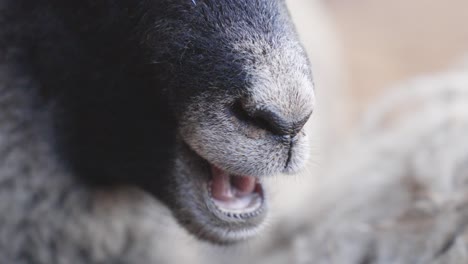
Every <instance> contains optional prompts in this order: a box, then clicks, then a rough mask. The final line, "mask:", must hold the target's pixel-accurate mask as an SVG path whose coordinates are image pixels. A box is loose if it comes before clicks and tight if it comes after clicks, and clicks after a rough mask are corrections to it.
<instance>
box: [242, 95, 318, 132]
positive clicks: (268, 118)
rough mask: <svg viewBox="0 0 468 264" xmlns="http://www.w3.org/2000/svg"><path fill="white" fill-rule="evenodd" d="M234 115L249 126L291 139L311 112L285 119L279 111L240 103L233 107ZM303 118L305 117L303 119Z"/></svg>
mask: <svg viewBox="0 0 468 264" xmlns="http://www.w3.org/2000/svg"><path fill="white" fill-rule="evenodd" d="M234 113H235V114H236V115H237V117H238V118H239V119H241V120H242V121H244V122H247V123H248V124H250V125H253V126H256V127H258V128H261V129H264V130H266V131H269V132H271V133H273V134H274V135H279V136H286V135H287V136H290V137H291V138H293V137H294V136H296V135H297V134H298V133H299V131H301V129H302V128H303V127H304V125H305V123H306V122H307V120H308V119H309V117H310V115H311V114H312V113H311V112H309V113H307V114H305V115H304V113H296V114H297V116H299V117H298V118H285V117H283V116H282V114H281V111H278V110H275V109H273V108H268V107H251V106H248V105H247V104H244V103H242V102H238V103H236V104H235V105H234ZM304 116H305V117H304Z"/></svg>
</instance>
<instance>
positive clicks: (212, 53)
mask: <svg viewBox="0 0 468 264" xmlns="http://www.w3.org/2000/svg"><path fill="white" fill-rule="evenodd" d="M0 12H1V13H0V22H1V23H0V41H1V42H0V43H1V46H0V51H3V52H4V55H3V58H2V60H4V61H7V65H8V64H10V65H16V66H18V67H19V68H20V69H21V71H22V72H25V75H26V76H28V78H30V79H31V80H32V81H33V82H35V83H36V84H37V87H38V89H37V90H35V91H34V93H37V94H39V97H38V98H37V105H38V107H39V108H42V109H46V108H50V107H51V108H52V109H53V111H52V113H53V131H54V137H53V138H54V143H55V149H56V151H57V153H58V156H60V157H61V158H62V159H63V160H64V161H65V163H66V164H68V167H69V168H70V169H71V171H72V172H73V174H74V175H75V176H76V177H78V178H79V179H80V180H84V181H85V182H87V183H90V184H93V185H97V186H114V185H120V184H136V185H139V186H141V187H143V188H145V189H147V190H149V191H151V192H152V193H154V194H155V195H156V196H158V197H159V198H162V199H163V200H166V194H167V193H170V192H171V190H170V188H171V187H170V186H171V185H170V184H171V175H170V173H169V170H170V168H171V167H172V166H173V164H172V163H173V158H174V155H175V154H174V147H175V145H176V143H175V142H176V137H177V131H176V128H177V124H178V121H177V120H178V114H179V113H181V112H183V111H184V109H185V107H186V106H187V104H188V102H190V100H192V99H193V98H194V97H195V96H197V95H200V94H202V93H204V92H207V91H209V92H212V93H219V94H231V95H236V94H242V93H245V92H246V88H247V87H248V86H249V84H250V82H249V76H248V73H247V72H245V66H246V65H253V64H254V63H255V56H256V55H257V54H255V52H257V53H258V51H248V52H244V53H242V54H241V53H236V52H235V51H234V50H233V49H232V48H231V46H230V43H232V42H234V41H245V42H255V41H256V40H263V41H266V42H267V43H269V44H270V45H271V46H272V47H274V46H275V45H277V43H275V38H274V37H275V36H277V35H288V34H291V32H293V31H294V30H293V29H292V27H291V26H290V24H289V21H287V20H285V19H287V17H288V16H287V15H285V13H286V12H287V11H286V8H285V4H284V2H283V1H281V0H255V1H252V0H223V1H219V0H194V1H192V0H138V1H137V0H117V1H116V0H96V1H94V0H65V1H64V0H1V1H0ZM12 50H14V52H12ZM260 52H262V53H266V52H268V51H267V50H262V51H260ZM6 53H8V55H5V54H6Z"/></svg>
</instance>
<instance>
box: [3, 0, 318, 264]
mask: <svg viewBox="0 0 468 264" xmlns="http://www.w3.org/2000/svg"><path fill="white" fill-rule="evenodd" d="M239 105H240V108H241V109H236V107H237V108H238V106H239ZM313 107H314V92H313V84H312V77H311V75H310V69H309V64H308V61H307V58H306V55H305V53H304V51H303V49H302V47H301V45H300V44H299V42H298V40H297V36H296V33H295V30H294V28H293V26H292V24H291V21H290V18H289V14H288V11H287V9H286V6H285V3H284V2H283V1H280V0H276V1H270V0H258V1H250V0H249V1H247V0H243V1H238V0H236V1H231V0H226V1H222V2H219V1H212V0H205V1H188V0H187V1H182V0H177V1H173V0H160V1H146V0H141V1H130V0H120V1H110V0H109V1H107V0H105V1H92V0H87V1H72V0H70V1H58V0H39V1H30V0H19V1H17V0H1V1H0V109H1V110H2V111H0V160H1V164H0V195H1V198H2V202H1V203H0V212H1V216H0V226H1V227H0V259H2V261H4V262H6V263H12V264H13V263H14V264H17V263H18V264H19V263H32V264H45V263H47V264H50V263H122V264H126V263H136V262H137V263H174V262H173V261H172V260H171V258H170V257H169V258H168V259H165V258H164V256H165V254H161V253H164V252H165V251H167V250H168V248H166V247H169V245H166V244H165V243H162V242H161V241H160V240H161V238H162V237H171V236H180V238H181V239H182V240H188V241H190V240H191V239H192V238H190V237H188V236H187V235H186V234H185V233H183V232H181V230H180V229H179V228H177V227H175V224H174V223H173V222H172V221H171V219H172V218H171V215H174V216H175V218H176V219H177V220H178V222H179V223H180V224H181V225H182V226H183V227H185V228H186V229H188V230H189V231H191V233H192V234H194V235H195V236H196V237H198V238H203V239H207V240H211V241H212V242H216V243H228V242H234V241H239V240H241V239H245V238H247V237H250V236H253V235H254V234H255V233H256V232H257V230H258V229H259V228H260V227H261V223H262V221H263V211H262V212H261V213H262V216H261V217H260V216H259V217H252V218H251V219H246V220H245V219H227V220H226V219H221V218H219V217H218V216H217V215H216V214H215V213H213V209H212V208H210V205H209V204H208V203H207V199H208V198H209V197H208V193H207V191H206V188H207V184H206V183H207V182H208V180H209V177H210V176H209V175H210V169H209V167H210V166H211V165H216V166H219V167H222V168H223V169H224V170H226V171H227V172H229V173H232V174H247V175H250V176H252V177H258V178H263V177H266V176H268V175H272V174H277V173H280V172H285V173H291V172H294V171H297V170H298V169H299V168H300V167H302V166H303V165H304V163H305V160H306V158H307V153H308V151H307V135H306V134H305V133H303V131H299V130H300V129H301V128H302V125H303V123H304V122H305V121H306V120H307V118H308V117H309V116H310V114H311V112H312V110H313ZM238 110H241V111H244V112H245V113H247V116H248V118H247V119H245V118H244V114H245V113H241V114H239V111H238ZM258 113H273V114H274V117H275V119H274V120H273V121H274V122H273V123H275V122H276V123H278V124H279V123H281V127H280V129H279V131H280V132H278V129H273V128H272V124H271V123H272V121H271V119H266V123H268V124H266V125H265V120H261V122H260V121H259V120H257V119H256V118H258ZM251 115H252V116H255V118H252V117H251ZM277 121H278V122H277ZM279 121H281V122H279ZM276 123H275V124H276ZM275 124H274V125H275ZM283 125H284V126H283ZM285 131H286V132H285ZM265 191H267V190H265ZM160 202H162V203H164V205H166V206H168V208H169V209H170V211H171V212H169V211H167V210H166V209H164V207H163V206H161V204H160ZM266 209H268V207H265V208H264V211H266ZM166 226H167V227H170V228H168V229H167V230H165V227H166ZM174 227H175V228H174ZM170 230H174V231H170ZM194 248H195V247H194ZM169 249H170V247H169ZM181 255H185V256H187V258H185V260H190V261H191V262H194V261H195V260H194V256H193V255H192V254H191V253H190V250H187V249H186V250H185V251H184V254H181ZM180 258H182V259H184V256H177V259H179V260H180ZM202 263H203V262H202Z"/></svg>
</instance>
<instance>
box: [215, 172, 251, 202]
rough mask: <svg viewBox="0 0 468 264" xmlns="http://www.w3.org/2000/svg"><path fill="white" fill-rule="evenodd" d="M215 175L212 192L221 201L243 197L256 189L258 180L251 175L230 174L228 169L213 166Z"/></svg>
mask: <svg viewBox="0 0 468 264" xmlns="http://www.w3.org/2000/svg"><path fill="white" fill-rule="evenodd" d="M211 171H212V175H213V179H212V183H211V194H212V196H213V198H215V199H217V200H219V201H231V200H234V199H237V198H243V197H245V196H248V195H250V194H252V193H253V192H254V191H255V185H256V181H255V178H254V177H249V176H230V175H229V174H228V173H227V172H226V171H224V170H221V169H219V168H217V167H215V166H211Z"/></svg>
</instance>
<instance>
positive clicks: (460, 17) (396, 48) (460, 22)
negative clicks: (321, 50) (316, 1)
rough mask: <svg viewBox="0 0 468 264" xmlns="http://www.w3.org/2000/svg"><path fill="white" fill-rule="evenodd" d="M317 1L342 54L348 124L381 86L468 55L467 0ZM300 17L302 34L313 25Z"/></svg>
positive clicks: (443, 66) (440, 68)
mask: <svg viewBox="0 0 468 264" xmlns="http://www.w3.org/2000/svg"><path fill="white" fill-rule="evenodd" d="M310 1H313V0H309V1H302V2H303V3H298V5H307V3H306V2H310ZM290 2H291V4H292V5H293V9H292V12H293V14H295V13H297V12H300V11H297V10H296V9H299V8H300V7H299V6H297V7H296V6H295V4H294V3H293V2H301V1H300V0H299V1H298V0H291V1H290ZM321 4H323V9H324V12H325V13H326V14H327V15H328V19H329V24H330V27H331V28H332V30H333V31H334V34H335V37H336V40H337V45H338V48H339V52H340V53H341V58H339V61H338V62H339V63H340V64H341V65H340V67H342V70H343V74H344V75H343V76H341V77H342V78H344V82H343V83H342V85H343V88H342V89H345V91H343V92H344V94H345V95H346V97H347V102H346V103H348V104H349V108H348V109H347V110H348V111H349V114H350V116H349V117H348V120H347V122H350V123H349V124H352V123H354V121H356V118H359V116H360V114H362V111H364V110H365V109H366V107H367V105H368V103H369V102H370V101H372V100H373V99H375V98H376V96H379V95H381V94H382V92H383V91H384V90H385V89H388V88H389V87H392V85H395V84H398V83H400V82H402V81H405V80H407V79H410V78H412V77H415V76H420V75H423V74H432V73H436V72H440V71H443V70H445V69H447V68H450V67H452V66H453V65H454V64H456V63H457V62H458V61H460V60H461V59H462V58H463V57H465V56H466V55H467V54H468V1H466V0H445V1H440V0H411V1H407V0H392V1H387V0H323V1H321ZM304 18H305V20H302V21H298V23H299V24H300V27H301V32H302V31H304V32H307V29H306V27H309V28H312V27H314V25H311V24H310V22H308V21H307V17H306V16H305V17H304ZM305 25H307V26H305ZM317 78H322V77H321V76H317ZM348 100H351V101H348Z"/></svg>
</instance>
